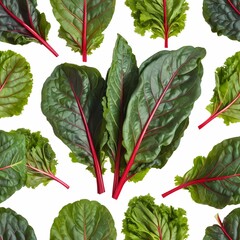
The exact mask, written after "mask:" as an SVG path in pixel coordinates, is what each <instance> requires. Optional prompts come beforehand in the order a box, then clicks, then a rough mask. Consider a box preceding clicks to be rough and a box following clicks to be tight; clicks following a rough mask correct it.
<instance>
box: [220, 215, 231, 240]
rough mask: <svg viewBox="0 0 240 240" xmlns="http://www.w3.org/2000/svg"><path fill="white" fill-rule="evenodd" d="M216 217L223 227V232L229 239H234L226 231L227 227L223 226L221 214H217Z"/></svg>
mask: <svg viewBox="0 0 240 240" xmlns="http://www.w3.org/2000/svg"><path fill="white" fill-rule="evenodd" d="M216 219H217V221H218V223H219V225H220V228H221V229H222V231H223V233H224V234H225V236H226V237H227V238H228V239H229V240H232V238H231V237H230V236H229V234H228V232H227V231H226V229H225V227H224V226H223V223H222V221H221V219H220V217H219V215H218V214H217V216H216Z"/></svg>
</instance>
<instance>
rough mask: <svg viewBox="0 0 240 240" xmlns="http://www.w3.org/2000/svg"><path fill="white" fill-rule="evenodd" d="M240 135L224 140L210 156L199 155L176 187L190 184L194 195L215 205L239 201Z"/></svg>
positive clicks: (189, 188)
mask: <svg viewBox="0 0 240 240" xmlns="http://www.w3.org/2000/svg"><path fill="white" fill-rule="evenodd" d="M239 156H240V138H239V137H236V138H231V139H226V140H224V141H222V142H221V143H219V144H217V145H216V146H214V147H213V149H212V150H211V151H210V152H209V154H208V156H207V157H202V156H199V157H196V158H195V159H194V166H193V168H192V169H190V170H189V171H188V172H187V173H186V174H185V175H184V176H183V177H179V176H178V177H176V184H177V185H179V187H177V188H187V189H188V190H189V192H190V193H191V196H192V199H193V200H194V201H195V202H197V203H201V204H207V205H209V206H212V207H215V208H224V207H225V206H227V205H230V204H239V203H240V188H239V184H240V157H239Z"/></svg>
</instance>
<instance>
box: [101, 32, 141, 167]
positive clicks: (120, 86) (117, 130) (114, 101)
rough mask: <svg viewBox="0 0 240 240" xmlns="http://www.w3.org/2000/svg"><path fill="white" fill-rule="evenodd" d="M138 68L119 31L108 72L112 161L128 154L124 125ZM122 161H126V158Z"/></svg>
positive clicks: (136, 79) (106, 116)
mask: <svg viewBox="0 0 240 240" xmlns="http://www.w3.org/2000/svg"><path fill="white" fill-rule="evenodd" d="M138 72H139V71H138V67H137V63H136V59H135V56H134V54H133V53H132V49H131V47H130V46H129V45H128V43H127V41H126V40H125V39H124V38H123V37H122V36H120V35H118V38H117V41H116V44H115V48H114V52H113V57H112V64H111V67H110V69H109V71H108V75H107V93H106V106H105V109H104V118H105V120H106V123H107V124H106V128H107V131H108V134H109V139H108V142H107V145H108V156H109V157H110V159H111V160H112V162H118V161H120V158H121V159H122V158H123V156H124V149H123V148H122V125H123V121H124V119H125V117H126V109H127V106H128V102H129V100H130V98H131V96H132V94H133V92H134V90H135V89H136V87H137V84H138V80H139V74H138ZM121 163H123V165H124V162H123V161H121ZM113 165H114V164H113ZM122 167H124V166H122Z"/></svg>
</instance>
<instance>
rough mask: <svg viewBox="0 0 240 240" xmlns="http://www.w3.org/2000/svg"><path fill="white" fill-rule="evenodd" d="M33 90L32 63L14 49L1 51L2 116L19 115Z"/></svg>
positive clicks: (0, 102)
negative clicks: (13, 50)
mask: <svg viewBox="0 0 240 240" xmlns="http://www.w3.org/2000/svg"><path fill="white" fill-rule="evenodd" d="M31 91H32V74H31V72H30V65H29V63H28V62H27V61H26V59H25V58H23V57H22V56H21V55H19V54H16V53H14V52H12V51H6V52H0V118H2V117H11V116H13V115H19V114H20V113H21V112H22V110H23V107H24V105H26V104H27V102H28V97H29V95H30V93H31Z"/></svg>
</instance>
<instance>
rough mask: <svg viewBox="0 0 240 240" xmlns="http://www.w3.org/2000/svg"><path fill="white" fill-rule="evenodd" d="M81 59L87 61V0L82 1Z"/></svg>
mask: <svg viewBox="0 0 240 240" xmlns="http://www.w3.org/2000/svg"><path fill="white" fill-rule="evenodd" d="M82 60H83V62H86V61H87V0H84V2H83V30H82Z"/></svg>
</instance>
